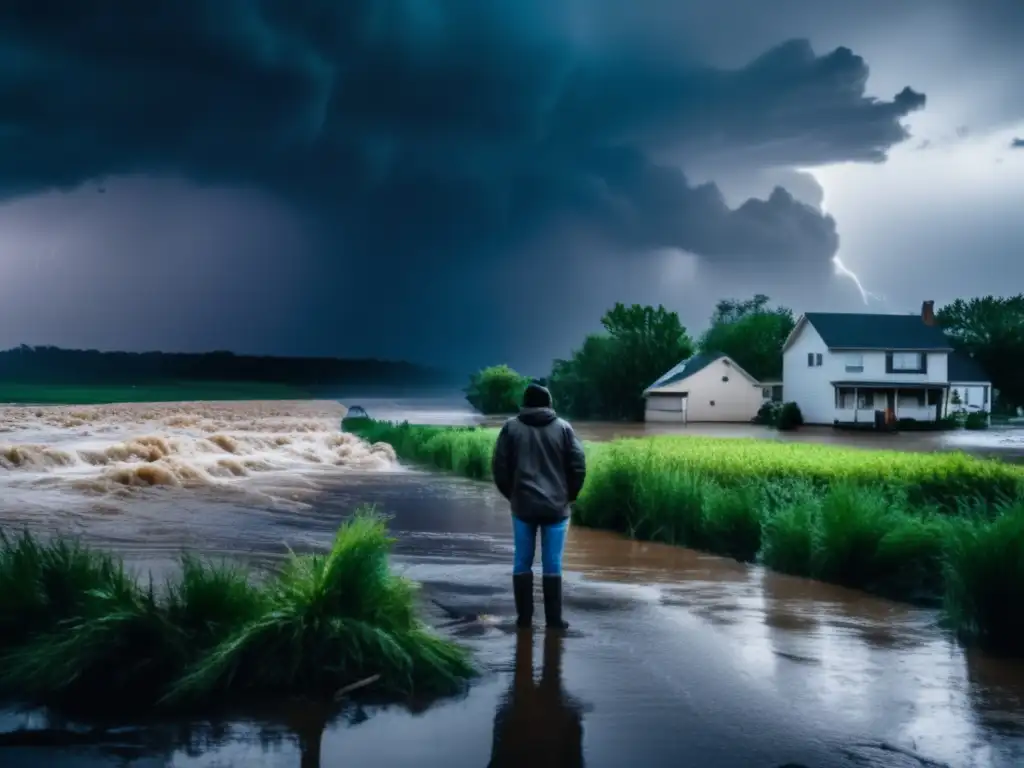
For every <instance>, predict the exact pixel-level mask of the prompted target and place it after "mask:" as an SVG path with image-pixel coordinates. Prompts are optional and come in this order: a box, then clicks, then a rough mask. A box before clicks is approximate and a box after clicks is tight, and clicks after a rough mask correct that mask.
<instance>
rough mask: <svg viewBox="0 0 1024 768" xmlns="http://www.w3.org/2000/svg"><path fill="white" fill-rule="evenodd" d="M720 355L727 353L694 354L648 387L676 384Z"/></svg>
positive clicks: (657, 387) (702, 368) (705, 366)
mask: <svg viewBox="0 0 1024 768" xmlns="http://www.w3.org/2000/svg"><path fill="white" fill-rule="evenodd" d="M720 357H725V355H723V354H722V353H720V352H709V353H707V354H700V355H692V356H691V357H688V358H686V359H685V360H684V361H683V362H681V363H679V365H677V366H675V367H674V368H672V369H671V370H670V371H668V373H665V374H662V376H661V378H659V379H658V380H657V381H656V382H654V383H653V384H651V386H649V387H648V388H647V389H648V390H651V389H659V388H661V387H665V386H668V385H669V384H675V383H676V382H677V381H682V380H683V379H688V378H690V377H691V376H693V374H695V373H697V372H698V371H702V370H704V369H705V368H707V367H708V366H709V365H711V364H712V363H713V362H715V360H717V359H718V358H720Z"/></svg>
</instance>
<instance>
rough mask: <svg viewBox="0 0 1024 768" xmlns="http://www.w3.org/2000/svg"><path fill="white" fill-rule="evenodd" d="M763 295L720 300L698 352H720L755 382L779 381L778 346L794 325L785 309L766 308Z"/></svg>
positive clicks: (780, 356)
mask: <svg viewBox="0 0 1024 768" xmlns="http://www.w3.org/2000/svg"><path fill="white" fill-rule="evenodd" d="M768 302H769V298H768V297H767V296H765V295H764V294H763V293H759V294H756V295H755V296H754V297H753V298H752V299H747V300H745V301H739V300H737V299H723V300H722V301H720V302H718V304H717V305H716V307H715V312H714V314H713V315H712V316H711V324H710V326H709V327H708V329H707V330H706V331H705V332H704V334H703V335H702V336H701V338H700V345H699V346H700V350H701V352H721V353H722V354H725V355H728V356H729V357H731V358H732V359H733V360H735V361H736V362H737V363H739V365H740V366H741V367H742V368H743V369H744V370H745V371H746V372H747V373H749V374H750V375H751V376H753V377H754V378H755V379H758V380H759V381H769V380H772V379H776V380H778V379H781V378H782V345H783V344H785V342H786V338H787V337H788V336H789V334H790V332H791V331H792V330H793V327H794V326H795V325H796V321H795V320H794V318H793V311H792V310H791V309H789V308H788V307H770V306H769V305H768Z"/></svg>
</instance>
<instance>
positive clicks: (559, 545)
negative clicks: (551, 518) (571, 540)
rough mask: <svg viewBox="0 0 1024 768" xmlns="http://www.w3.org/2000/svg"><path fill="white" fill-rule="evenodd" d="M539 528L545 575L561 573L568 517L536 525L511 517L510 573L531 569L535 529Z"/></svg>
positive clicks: (534, 548) (541, 559) (541, 558)
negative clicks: (512, 558) (512, 553)
mask: <svg viewBox="0 0 1024 768" xmlns="http://www.w3.org/2000/svg"><path fill="white" fill-rule="evenodd" d="M538 528H540V561H541V568H542V570H543V572H544V575H545V576H561V575H562V553H563V552H564V551H565V534H566V532H567V531H568V530H569V519H568V518H566V519H565V520H563V521H562V522H560V523H551V524H548V525H538V524H537V523H526V522H523V521H522V520H520V519H519V518H517V517H513V518H512V539H513V542H514V543H515V556H514V562H513V565H512V573H513V574H517V573H530V572H532V571H533V553H534V551H535V550H536V549H537V529H538Z"/></svg>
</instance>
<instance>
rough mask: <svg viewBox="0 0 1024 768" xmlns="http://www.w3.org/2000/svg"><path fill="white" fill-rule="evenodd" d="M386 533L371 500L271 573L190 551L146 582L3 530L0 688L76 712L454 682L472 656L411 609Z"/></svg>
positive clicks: (70, 547) (423, 692)
mask: <svg viewBox="0 0 1024 768" xmlns="http://www.w3.org/2000/svg"><path fill="white" fill-rule="evenodd" d="M392 543H393V542H392V540H391V539H390V538H389V537H388V535H387V533H386V528H385V524H384V521H383V519H381V518H380V517H378V516H377V515H376V514H375V513H374V511H373V510H372V509H368V508H364V509H363V510H361V512H360V513H359V514H357V516H356V517H354V518H353V519H352V520H351V521H349V522H347V523H345V524H344V525H343V526H342V527H341V529H340V530H339V532H338V535H337V537H336V538H335V541H334V546H333V548H332V549H331V550H330V551H329V552H328V553H327V554H324V555H305V556H293V557H291V558H290V559H289V560H288V561H287V562H286V563H285V566H284V568H283V569H281V570H280V571H279V572H277V573H275V574H273V575H271V576H269V577H267V578H262V579H259V580H257V579H254V578H252V577H251V576H250V574H248V573H247V572H245V571H244V570H242V569H240V568H238V567H234V566H228V565H212V564H208V563H204V562H202V561H199V560H196V559H194V558H191V557H186V558H185V559H184V560H183V562H182V568H181V572H180V574H179V575H178V576H177V577H176V578H175V579H174V580H173V581H172V582H171V583H169V584H167V585H165V586H164V587H163V588H158V589H154V587H153V586H152V585H148V586H147V585H144V584H141V583H140V582H139V581H137V580H136V579H135V578H133V577H132V576H130V575H129V574H128V573H127V572H126V571H125V568H124V566H123V565H122V564H121V563H120V562H119V561H118V560H116V559H115V558H113V557H111V556H109V555H105V554H103V553H99V552H96V551H92V550H89V549H86V548H83V547H81V546H80V545H78V544H75V543H71V542H68V541H64V540H60V539H55V540H52V541H49V542H46V543H41V542H39V541H37V540H35V539H33V538H32V537H30V536H28V535H27V534H26V535H25V536H22V537H20V538H11V537H9V536H5V535H3V534H0V654H3V662H4V663H3V665H2V667H0V696H2V695H3V694H4V693H5V692H6V693H7V694H8V695H9V696H10V697H17V698H18V699H19V700H20V701H25V700H29V701H31V702H36V703H43V704H56V705H59V706H62V707H63V708H65V709H70V710H72V711H74V710H75V708H76V706H77V707H78V708H79V709H80V708H81V705H82V703H83V702H88V707H89V708H90V709H94V708H95V707H96V706H97V705H98V704H97V703H104V702H105V703H107V704H108V705H111V706H115V707H119V708H126V707H127V708H131V707H144V708H152V707H178V708H180V707H187V706H208V705H209V704H210V703H211V701H214V700H216V701H228V702H230V701H234V702H237V701H238V700H239V698H240V697H245V698H246V700H247V702H248V703H249V704H252V703H253V699H254V697H255V698H256V699H266V698H267V697H274V696H282V695H304V696H313V697H324V698H327V699H330V698H331V697H332V696H335V695H336V694H337V693H338V692H339V691H346V690H351V689H352V688H353V687H354V686H357V685H358V684H360V683H363V684H365V683H372V691H373V693H374V695H375V696H382V695H384V696H394V697H403V698H404V697H407V696H409V695H411V694H414V693H415V694H416V695H418V696H428V697H429V696H432V695H445V694H451V693H454V692H457V691H458V690H460V688H461V687H462V685H463V683H464V682H465V680H466V679H467V678H469V677H470V676H472V675H473V674H474V670H473V667H472V665H471V664H470V662H469V659H468V656H467V654H466V652H465V651H464V650H463V649H461V648H460V647H458V646H457V645H455V644H454V643H453V642H451V641H450V640H448V639H445V638H442V637H440V636H439V635H436V634H434V633H433V632H432V631H430V630H429V629H428V628H427V627H426V626H425V625H424V624H422V623H421V622H420V621H419V620H418V619H417V618H416V613H415V587H414V585H413V584H412V582H410V581H408V580H406V579H405V578H403V577H400V576H398V575H396V574H395V573H393V572H392V571H391V570H390V568H389V566H388V554H389V552H390V550H391V546H392ZM93 714H94V713H93Z"/></svg>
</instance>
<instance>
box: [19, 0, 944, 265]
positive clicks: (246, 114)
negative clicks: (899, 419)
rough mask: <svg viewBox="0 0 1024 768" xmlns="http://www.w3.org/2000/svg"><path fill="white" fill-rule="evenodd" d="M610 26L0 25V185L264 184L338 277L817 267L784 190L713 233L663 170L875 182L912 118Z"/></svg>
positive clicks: (826, 235)
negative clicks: (547, 238)
mask: <svg viewBox="0 0 1024 768" xmlns="http://www.w3.org/2000/svg"><path fill="white" fill-rule="evenodd" d="M610 7H611V5H610V4H594V5H593V7H588V6H587V5H585V4H580V3H578V2H573V1H572V0H558V1H555V0H545V1H543V2H542V1H541V0H515V1H514V2H513V1H511V0H509V1H508V2H506V1H504V0H491V2H486V3H478V2H465V1H463V0H424V2H415V3H414V2H408V3H397V2H385V1H384V0H377V1H373V0H349V1H347V2H336V0H322V1H316V0H264V1H263V2H257V1H252V2H247V1H246V0H218V1H217V2H208V1H207V0H177V2H173V3H172V2H147V3H140V2H136V1H135V0H121V1H118V0H107V2H101V3H82V2H78V0H64V1H63V2H62V1H60V0H10V1H9V2H6V3H4V4H3V6H2V8H0V60H2V61H3V64H4V66H3V67H2V69H0V179H2V182H0V183H2V184H3V185H5V187H6V190H7V192H8V193H9V194H19V193H27V192H32V191H39V190H43V189H47V188H53V187H62V186H63V187H66V186H71V185H75V184H77V183H80V182H82V181H85V180H89V179H96V178H100V177H103V176H107V175H117V174H126V173H149V174H183V175H185V176H187V177H189V178H192V179H194V180H200V181H212V182H218V183H229V184H251V185H258V186H260V187H264V188H270V189H273V190H275V191H276V192H278V193H279V194H281V195H283V196H285V197H286V198H288V199H290V200H292V201H295V202H297V203H299V204H302V205H303V206H305V207H307V208H308V207H316V208H318V209H319V210H320V211H321V213H322V214H323V216H324V218H325V219H329V220H330V221H331V222H332V225H333V226H335V227H336V228H337V230H336V231H338V232H340V233H343V235H344V238H343V243H344V245H343V247H342V248H341V249H342V250H343V251H344V252H345V253H347V254H348V255H349V256H350V257H357V256H358V257H362V258H363V259H364V260H365V259H366V258H368V257H374V258H377V257H380V259H378V261H376V262H375V263H377V264H380V263H383V260H387V259H395V258H398V257H397V256H396V254H403V256H404V257H405V258H406V259H407V260H408V261H409V262H410V263H413V264H419V265H420V266H421V267H425V266H429V265H434V266H436V265H444V264H448V265H452V266H454V265H455V264H460V263H465V261H466V260H470V259H473V258H479V257H480V256H481V254H495V253H500V252H501V251H502V250H503V249H505V250H507V249H509V248H511V247H512V245H513V244H514V243H515V242H517V240H519V239H520V238H524V237H528V236H532V235H531V234H529V233H536V232H538V231H543V229H544V228H545V227H549V226H550V227H554V226H556V225H557V224H559V223H562V222H565V221H571V222H573V225H574V226H582V227H588V228H591V229H593V230H595V231H599V232H602V233H604V234H606V235H607V236H608V237H609V238H610V240H611V241H612V242H614V243H616V244H618V245H620V246H621V247H623V248H624V249H626V250H629V251H630V252H636V251H637V250H641V249H644V248H654V247H675V248H681V249H685V250H688V251H692V252H694V253H697V254H699V255H701V256H703V257H706V258H708V259H719V260H724V261H726V262H729V261H753V260H772V261H777V262H783V261H802V262H806V263H812V262H813V263H817V264H818V265H822V267H824V266H826V265H828V263H829V258H830V257H831V256H832V254H833V253H834V252H835V250H836V247H837V236H836V232H835V224H834V222H833V221H832V220H831V219H830V218H829V217H827V216H825V215H824V214H822V213H821V212H819V211H817V210H815V209H813V208H811V207H808V206H806V205H804V204H802V203H800V202H799V201H797V200H795V199H794V198H793V196H792V195H790V194H789V193H787V192H786V191H784V190H782V189H777V190H776V191H774V192H772V193H771V194H770V196H769V197H768V198H767V199H766V200H751V201H749V202H746V203H744V204H742V205H740V206H739V207H736V208H729V207H728V206H727V205H726V204H725V203H724V201H723V197H722V195H721V194H720V193H719V191H718V190H717V188H715V187H714V186H709V185H693V184H691V183H689V182H688V181H687V178H686V176H684V174H683V171H682V170H680V168H684V169H685V167H686V166H687V162H688V161H690V160H696V159H697V158H699V157H702V156H706V155H708V154H713V153H719V154H724V155H728V156H730V157H733V158H735V159H736V161H737V162H739V163H742V164H743V165H745V166H747V167H751V168H769V167H775V166H787V165H800V166H812V165H815V164H821V163H830V162H840V161H880V160H882V159H884V158H885V155H886V151H887V150H888V149H889V148H890V147H891V146H893V145H894V144H896V143H898V142H900V141H902V140H903V139H904V138H906V135H907V134H906V132H905V130H904V129H903V127H902V126H901V124H900V120H901V118H903V117H904V116H906V115H907V114H909V113H910V112H912V111H913V110H916V109H919V108H920V107H921V106H922V105H923V104H924V97H923V96H922V95H920V94H918V93H916V92H914V91H913V90H911V89H910V88H906V89H904V90H903V91H901V92H900V93H898V94H897V95H896V96H895V97H894V98H893V99H891V100H888V101H886V100H876V99H873V98H867V97H865V95H864V93H865V83H866V80H867V77H868V69H867V66H866V64H865V62H864V61H863V60H862V59H860V58H859V57H858V56H856V55H855V54H854V53H853V52H851V51H850V50H848V49H845V48H838V49H836V50H834V51H832V52H829V53H824V54H822V55H816V54H815V52H814V51H812V49H811V47H810V45H809V44H808V43H807V42H803V41H791V42H788V43H784V44H782V45H779V46H778V47H776V48H774V49H773V50H771V51H768V52H767V53H765V54H764V55H762V56H760V57H759V58H756V59H755V60H753V61H751V62H750V63H749V64H747V65H746V66H743V67H741V68H738V69H732V70H722V69H713V68H710V67H708V66H706V65H702V64H701V63H699V62H696V61H693V60H691V59H689V58H688V57H687V56H686V55H685V52H674V53H666V52H665V51H663V50H661V49H656V51H655V50H653V49H652V50H649V49H647V48H645V47H644V45H642V44H641V42H642V40H643V38H642V37H638V36H633V37H630V36H621V37H617V36H615V35H614V34H612V33H613V32H614V29H615V24H616V22H615V17H614V16H613V15H611V13H610V11H609V9H610ZM657 7H658V6H654V5H652V6H651V8H652V9H655V8H657ZM665 7H668V6H665ZM602 9H603V10H602ZM602 14H604V15H602ZM635 16H636V18H635V19H634V21H633V22H632V23H633V24H637V23H643V24H646V25H648V26H649V28H650V29H652V30H654V29H657V28H658V27H659V25H660V24H662V23H664V22H665V20H666V19H667V18H668V17H664V18H663V17H660V16H659V12H658V11H655V10H652V11H651V13H649V14H646V15H645V12H644V11H643V10H641V8H640V7H637V9H636V11H635ZM637 20H640V21H639V22H638V21H637Z"/></svg>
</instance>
